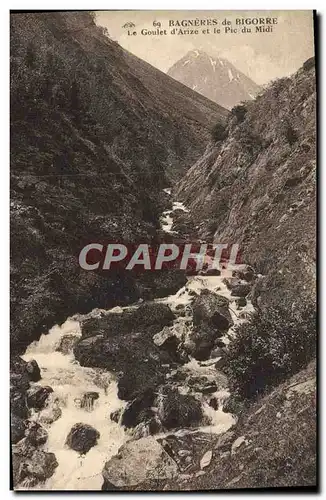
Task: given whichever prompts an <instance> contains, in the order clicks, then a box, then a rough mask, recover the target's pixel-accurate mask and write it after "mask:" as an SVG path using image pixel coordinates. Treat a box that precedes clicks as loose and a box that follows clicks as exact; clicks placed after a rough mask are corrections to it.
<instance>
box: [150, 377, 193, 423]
mask: <svg viewBox="0 0 326 500" xmlns="http://www.w3.org/2000/svg"><path fill="white" fill-rule="evenodd" d="M155 406H157V408H158V411H157V414H158V417H159V419H160V421H161V423H162V425H163V427H164V428H165V429H168V430H170V429H180V428H186V427H192V426H194V425H198V424H200V422H201V421H202V418H203V411H202V406H201V403H200V401H198V400H197V399H196V398H194V397H193V396H189V395H184V394H180V392H179V391H178V390H177V389H171V388H168V387H166V388H163V389H162V390H161V392H160V394H159V395H158V397H157V399H156V402H155Z"/></svg>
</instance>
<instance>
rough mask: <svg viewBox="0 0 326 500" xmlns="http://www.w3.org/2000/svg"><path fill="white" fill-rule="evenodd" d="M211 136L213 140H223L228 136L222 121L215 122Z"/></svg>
mask: <svg viewBox="0 0 326 500" xmlns="http://www.w3.org/2000/svg"><path fill="white" fill-rule="evenodd" d="M211 136H212V139H213V141H214V142H217V141H223V140H224V139H226V138H227V136H228V132H227V130H226V127H225V126H224V125H223V124H222V123H216V124H215V125H214V127H213V128H212V131H211Z"/></svg>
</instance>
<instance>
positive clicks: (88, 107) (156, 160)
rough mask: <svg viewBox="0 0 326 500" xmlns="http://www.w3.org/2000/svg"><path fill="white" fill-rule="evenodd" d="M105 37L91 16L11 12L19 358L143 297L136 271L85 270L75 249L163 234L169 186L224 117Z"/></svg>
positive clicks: (14, 323) (14, 333)
mask: <svg viewBox="0 0 326 500" xmlns="http://www.w3.org/2000/svg"><path fill="white" fill-rule="evenodd" d="M102 31H103V30H102V28H101V27H98V26H96V24H95V22H94V20H93V16H92V15H91V14H89V13H87V12H75V13H45V14H44V13H40V14H37V13H36V14H12V15H11V151H12V154H11V341H12V342H11V346H12V352H16V353H22V352H23V351H24V349H25V348H26V346H27V345H28V344H29V343H30V341H32V340H34V339H35V338H38V336H39V335H40V334H41V333H42V332H43V331H46V330H47V329H48V328H50V327H51V325H53V324H54V323H56V322H58V323H60V322H63V321H64V320H65V318H66V317H67V316H69V315H71V314H74V313H77V312H79V313H83V312H88V311H90V310H92V309H93V308H94V307H110V306H113V305H116V304H121V303H130V302H132V301H134V300H135V299H137V298H139V297H141V296H142V293H143V291H142V290H143V287H142V286H141V285H140V284H139V282H137V281H136V280H135V279H134V277H133V276H131V275H130V274H131V273H129V275H126V274H124V273H123V272H117V273H116V274H115V275H113V274H112V273H111V274H110V276H107V275H106V276H103V275H100V274H96V273H85V272H84V271H82V270H81V269H80V268H79V266H78V260H77V259H78V254H79V251H80V249H81V248H82V247H83V246H84V245H85V243H89V242H90V241H102V240H105V241H120V242H121V241H123V242H126V243H132V242H137V241H140V240H141V241H146V242H150V241H151V240H152V239H153V238H155V236H156V233H157V228H158V227H159V222H158V216H159V214H160V212H161V211H162V209H163V207H164V204H165V203H166V199H165V198H164V193H163V191H162V188H163V187H165V186H167V185H169V184H170V182H171V179H172V178H173V179H178V178H180V175H182V173H183V172H184V171H185V169H186V168H187V167H188V166H189V165H190V164H191V163H192V162H193V160H194V158H198V157H199V155H200V154H201V153H202V152H203V149H204V147H205V143H206V142H207V139H208V136H209V130H210V128H211V126H212V125H213V123H214V121H216V120H219V119H220V120H221V121H224V120H225V118H226V116H227V114H228V112H227V111H226V110H224V109H223V108H221V107H219V106H218V105H216V104H214V103H212V102H211V101H209V100H208V99H205V98H204V97H202V96H199V95H197V94H196V93H194V92H192V91H191V90H190V89H188V88H187V87H185V86H183V85H182V84H179V83H178V82H176V81H174V80H173V79H172V78H169V77H168V76H166V75H165V74H163V73H161V72H160V71H158V70H157V69H155V68H153V67H152V66H150V65H148V64H147V63H145V62H143V61H141V60H139V59H137V58H136V57H135V56H133V55H131V54H130V53H128V52H126V51H125V50H123V49H122V48H121V47H120V46H119V45H118V44H117V43H115V42H113V41H112V40H110V39H109V38H108V37H107V36H105V35H104V34H103V32H102ZM163 88H164V91H163ZM181 115H182V116H184V118H183V119H182V120H181V121H180V116H181ZM172 281H173V278H172V280H171V282H172ZM171 284H172V287H173V283H171ZM171 284H170V286H171ZM145 286H146V287H148V285H147V284H146V285H145ZM155 286H156V288H157V287H159V284H158V283H156V285H155ZM178 288H179V283H178V284H176V286H175V290H177V289H178ZM154 293H155V292H154Z"/></svg>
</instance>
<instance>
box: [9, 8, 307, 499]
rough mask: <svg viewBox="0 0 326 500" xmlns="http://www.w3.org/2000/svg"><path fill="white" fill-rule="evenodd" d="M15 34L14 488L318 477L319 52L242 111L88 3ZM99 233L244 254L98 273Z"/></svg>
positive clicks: (228, 483) (210, 486) (142, 486)
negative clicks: (123, 42) (226, 246)
mask: <svg viewBox="0 0 326 500" xmlns="http://www.w3.org/2000/svg"><path fill="white" fill-rule="evenodd" d="M11 37H12V43H11V46H12V55H11V57H12V75H13V76H12V90H11V92H12V99H11V105H12V158H11V159H12V169H11V170H12V179H11V193H12V196H11V217H12V222H11V225H12V258H11V266H12V269H11V282H12V285H11V294H12V300H11V303H12V307H11V315H12V331H11V345H12V348H11V356H10V361H11V366H10V398H11V441H12V476H13V477H12V485H13V488H14V489H15V490H19V491H22V490H40V491H81V490H87V491H98V490H104V491H137V490H141V491H155V490H158V491H179V490H216V489H235V488H259V487H265V488H266V487H290V486H292V487H298V486H299V487H300V486H306V487H311V488H313V487H315V485H316V361H315V357H316V306H315V264H314V262H315V254H314V250H315V248H314V246H315V212H314V205H315V189H316V186H315V180H314V173H315V159H316V158H315V156H316V154H315V134H316V131H315V116H314V110H315V87H314V83H315V80H314V78H315V76H314V61H313V60H308V61H307V62H306V63H305V64H304V65H303V67H302V68H300V69H299V71H298V72H297V73H296V74H294V75H293V76H291V77H289V78H285V79H282V80H279V81H277V82H275V83H273V84H272V85H271V86H270V87H269V88H268V89H266V90H265V91H264V92H261V94H259V95H258V97H257V98H256V99H255V100H254V101H252V102H250V103H243V104H241V105H240V106H236V107H235V108H233V109H232V111H231V112H228V111H227V110H225V109H223V108H221V107H220V106H218V105H217V104H215V103H213V102H211V101H209V100H208V99H206V98H204V97H203V96H199V95H198V94H196V92H193V91H192V90H190V89H188V88H186V87H184V86H183V85H181V84H179V83H178V82H176V81H174V80H173V79H172V78H169V77H168V76H167V75H165V74H163V73H162V72H160V71H158V70H156V69H155V68H153V67H152V66H150V65H149V64H147V63H145V62H144V61H142V60H140V59H138V58H137V57H136V56H134V55H132V54H130V53H128V52H127V51H125V50H124V49H122V48H121V47H120V46H119V45H118V44H117V43H116V42H113V41H112V40H111V39H110V38H109V36H107V33H105V32H104V31H103V29H102V28H101V27H100V26H97V25H96V23H95V21H94V16H93V15H91V14H89V13H86V12H85V13H84V12H80V13H47V14H45V15H44V14H18V15H13V16H12V30H11ZM76 61H77V62H78V64H77V66H76ZM94 75H96V77H95V76H94ZM180 116H182V117H183V119H182V120H180ZM205 148H206V149H205ZM191 165H192V166H191ZM298 165H300V168H299V167H298ZM90 241H103V244H105V242H107V241H119V242H121V241H122V242H124V243H126V244H136V243H139V242H143V241H146V242H151V243H155V244H157V243H160V242H169V243H174V242H175V243H176V244H181V245H183V244H185V243H189V242H190V243H195V244H200V243H202V242H207V243H216V242H225V241H227V242H231V243H239V244H240V248H241V252H242V253H241V256H242V261H241V262H237V263H234V264H230V263H229V262H227V260H224V261H222V262H221V265H220V267H219V268H211V267H210V265H209V264H210V262H211V257H210V256H208V258H207V261H205V264H204V266H203V267H202V269H200V270H195V269H194V268H187V270H186V271H183V270H180V269H175V268H171V269H164V270H161V271H154V272H153V271H150V272H144V273H140V274H139V273H138V274H137V273H133V272H132V271H125V270H121V269H120V268H118V269H117V270H115V271H114V272H87V271H86V272H85V271H84V270H82V269H80V267H79V266H78V253H79V251H80V249H81V248H82V247H83V246H84V245H85V244H87V243H88V242H90Z"/></svg>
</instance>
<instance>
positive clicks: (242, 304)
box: [235, 297, 247, 309]
mask: <svg viewBox="0 0 326 500" xmlns="http://www.w3.org/2000/svg"><path fill="white" fill-rule="evenodd" d="M235 303H236V306H237V309H241V307H245V306H246V305H247V299H246V298H245V297H239V298H238V299H236V301H235Z"/></svg>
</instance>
